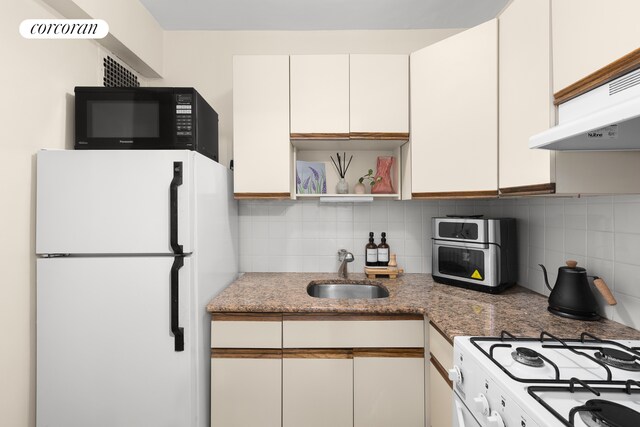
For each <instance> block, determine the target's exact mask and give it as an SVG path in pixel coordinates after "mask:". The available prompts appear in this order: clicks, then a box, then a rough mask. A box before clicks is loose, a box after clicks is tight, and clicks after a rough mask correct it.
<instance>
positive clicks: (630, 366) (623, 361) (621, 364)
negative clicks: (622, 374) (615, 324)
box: [595, 348, 640, 425]
mask: <svg viewBox="0 0 640 427" xmlns="http://www.w3.org/2000/svg"><path fill="white" fill-rule="evenodd" d="M595 357H596V359H598V360H599V361H600V362H602V363H605V364H607V365H609V366H613V367H614V368H619V369H624V370H627V371H640V364H638V363H637V362H636V357H635V356H634V355H632V354H629V353H627V352H626V351H622V350H617V349H615V348H603V349H601V350H600V351H598V352H596V354H595ZM639 425H640V424H639Z"/></svg>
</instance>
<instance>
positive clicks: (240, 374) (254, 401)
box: [211, 350, 282, 427]
mask: <svg viewBox="0 0 640 427" xmlns="http://www.w3.org/2000/svg"><path fill="white" fill-rule="evenodd" d="M281 379H282V352H280V351H273V350H272V351H271V352H270V353H266V354H265V353H262V354H260V353H257V352H256V353H248V352H244V354H243V352H235V353H225V352H219V353H216V352H215V351H214V352H212V358H211V425H212V426H220V427H223V426H224V427H246V426H262V427H280V426H282V381H281Z"/></svg>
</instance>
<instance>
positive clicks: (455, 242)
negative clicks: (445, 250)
mask: <svg viewBox="0 0 640 427" xmlns="http://www.w3.org/2000/svg"><path fill="white" fill-rule="evenodd" d="M432 240H433V245H434V246H449V247H456V248H469V249H489V246H490V245H492V244H494V245H496V244H495V243H480V242H475V243H474V242H462V241H460V240H449V239H435V238H432ZM496 246H498V245H496Z"/></svg>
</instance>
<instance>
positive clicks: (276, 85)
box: [233, 55, 292, 198]
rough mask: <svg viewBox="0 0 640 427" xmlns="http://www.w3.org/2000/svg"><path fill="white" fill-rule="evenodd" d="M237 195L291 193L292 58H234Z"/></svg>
mask: <svg viewBox="0 0 640 427" xmlns="http://www.w3.org/2000/svg"><path fill="white" fill-rule="evenodd" d="M233 116H234V118H233V159H234V193H235V196H236V198H245V197H253V198H255V197H276V198H284V197H289V196H290V192H291V178H290V177H291V175H290V174H291V156H292V149H291V143H290V140H289V56H287V55H251V56H234V58H233Z"/></svg>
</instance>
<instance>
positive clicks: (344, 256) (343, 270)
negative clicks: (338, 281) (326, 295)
mask: <svg viewBox="0 0 640 427" xmlns="http://www.w3.org/2000/svg"><path fill="white" fill-rule="evenodd" d="M353 260H354V258H353V254H352V253H351V252H348V251H347V250H346V249H340V250H339V251H338V261H340V267H339V268H338V276H340V277H344V278H345V279H346V278H347V263H348V262H353Z"/></svg>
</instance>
